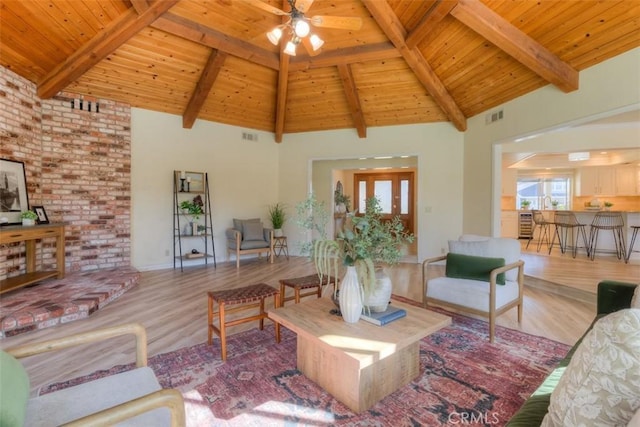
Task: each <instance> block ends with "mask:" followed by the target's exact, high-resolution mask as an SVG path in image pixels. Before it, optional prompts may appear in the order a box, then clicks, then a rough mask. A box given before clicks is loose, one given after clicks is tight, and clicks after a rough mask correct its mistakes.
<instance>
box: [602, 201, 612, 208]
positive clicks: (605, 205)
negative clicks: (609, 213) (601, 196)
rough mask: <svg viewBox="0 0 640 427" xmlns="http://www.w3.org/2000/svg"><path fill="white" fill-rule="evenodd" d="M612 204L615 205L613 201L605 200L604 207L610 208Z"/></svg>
mask: <svg viewBox="0 0 640 427" xmlns="http://www.w3.org/2000/svg"><path fill="white" fill-rule="evenodd" d="M611 206H613V203H611V202H604V207H605V208H610V207H611Z"/></svg>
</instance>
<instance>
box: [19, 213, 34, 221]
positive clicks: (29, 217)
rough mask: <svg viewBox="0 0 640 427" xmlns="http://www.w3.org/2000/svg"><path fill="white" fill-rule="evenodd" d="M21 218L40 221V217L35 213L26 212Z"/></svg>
mask: <svg viewBox="0 0 640 427" xmlns="http://www.w3.org/2000/svg"><path fill="white" fill-rule="evenodd" d="M20 218H22V219H33V220H36V219H38V215H37V214H36V213H35V212H33V211H24V212H22V213H21V214H20Z"/></svg>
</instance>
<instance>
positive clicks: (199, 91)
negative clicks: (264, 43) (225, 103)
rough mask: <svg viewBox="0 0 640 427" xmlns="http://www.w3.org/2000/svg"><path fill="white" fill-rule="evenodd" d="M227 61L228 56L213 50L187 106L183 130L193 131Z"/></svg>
mask: <svg viewBox="0 0 640 427" xmlns="http://www.w3.org/2000/svg"><path fill="white" fill-rule="evenodd" d="M225 59H227V54H226V53H224V52H219V51H217V50H213V51H212V52H211V55H209V59H207V63H206V64H205V66H204V68H203V69H202V74H201V75H200V80H198V84H197V85H196V88H195V90H194V91H193V94H191V99H190V100H189V104H187V108H186V109H185V110H184V114H183V115H182V127H183V128H185V129H191V127H192V126H193V123H194V122H195V121H196V119H197V118H198V114H200V109H202V106H203V105H204V102H205V101H206V100H207V96H209V92H211V88H212V87H213V83H215V81H216V78H217V77H218V74H219V73H220V70H221V69H222V66H223V65H224V61H225Z"/></svg>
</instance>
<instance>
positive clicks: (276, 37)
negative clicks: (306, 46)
mask: <svg viewBox="0 0 640 427" xmlns="http://www.w3.org/2000/svg"><path fill="white" fill-rule="evenodd" d="M267 38H268V39H269V41H270V42H271V44H273V45H274V46H278V43H280V39H281V38H282V28H280V27H276V28H274V29H273V30H271V31H269V32H268V33H267Z"/></svg>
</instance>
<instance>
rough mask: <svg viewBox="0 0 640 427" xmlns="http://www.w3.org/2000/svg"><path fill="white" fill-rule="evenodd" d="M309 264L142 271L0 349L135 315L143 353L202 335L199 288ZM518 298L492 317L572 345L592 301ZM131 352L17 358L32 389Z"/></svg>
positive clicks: (595, 265) (626, 269)
mask: <svg viewBox="0 0 640 427" xmlns="http://www.w3.org/2000/svg"><path fill="white" fill-rule="evenodd" d="M532 246H533V245H532ZM523 258H524V259H525V262H526V267H525V270H526V271H527V272H529V271H530V272H532V273H535V274H539V275H541V276H542V277H544V276H547V279H548V280H555V279H558V280H559V279H567V281H568V282H569V283H568V284H567V286H569V285H575V286H583V287H585V288H589V289H595V285H596V284H597V283H598V281H600V280H602V279H605V278H617V279H626V280H627V281H633V278H634V277H635V278H637V277H640V275H639V274H638V271H639V269H640V265H638V264H637V263H635V264H629V265H625V264H624V263H623V262H621V261H617V260H616V261H615V262H614V261H612V260H609V259H596V261H585V260H580V259H577V260H574V259H572V258H571V257H567V256H550V257H549V256H546V255H542V256H540V255H538V254H536V252H535V249H534V250H533V252H531V251H528V252H525V253H523ZM313 271H314V269H313V265H312V263H311V262H310V261H309V260H308V259H307V258H301V257H291V259H290V260H289V261H287V260H286V259H285V258H284V257H279V258H276V262H275V263H274V264H268V263H267V262H265V260H264V258H263V259H261V260H258V259H256V258H254V259H251V258H248V259H243V260H242V262H241V267H240V269H239V270H236V268H235V262H231V263H228V262H222V263H218V266H217V268H213V267H212V266H210V267H208V268H204V267H194V268H192V269H187V270H185V272H184V273H181V272H180V270H161V271H148V272H142V274H141V279H140V283H139V285H138V286H136V287H134V288H133V289H131V290H129V291H128V292H127V293H125V294H124V295H123V296H122V297H121V298H119V299H118V300H116V301H114V302H113V303H112V304H110V305H108V306H107V307H105V308H104V309H101V310H99V311H97V312H96V313H94V314H93V315H91V317H89V318H88V319H85V320H82V321H77V322H72V323H68V324H64V325H60V326H56V327H53V328H49V329H44V330H40V331H36V332H32V333H28V334H23V335H18V336H15V337H10V338H6V339H4V340H2V341H1V342H0V346H1V347H2V348H3V349H4V348H9V347H12V346H16V345H19V344H22V343H26V342H36V341H41V340H44V339H49V338H56V337H60V336H64V335H67V334H70V333H75V332H80V331H86V330H91V329H95V328H99V327H103V326H107V325H116V324H121V323H125V322H140V323H142V324H143V325H144V326H145V327H146V328H147V333H148V342H149V355H150V356H152V355H155V354H158V353H164V352H168V351H172V350H176V349H178V348H181V347H185V346H191V345H195V344H199V343H202V342H205V341H206V338H207V327H206V316H207V314H206V313H207V301H206V292H207V291H209V290H212V289H224V288H233V287H240V286H244V285H248V284H254V283H260V282H264V283H267V284H270V285H273V286H278V280H279V279H282V278H288V277H297V276H303V275H307V274H311V273H312V272H313ZM391 276H392V280H393V284H394V293H396V294H398V295H401V296H404V297H407V298H411V299H414V300H421V292H422V285H421V283H420V282H421V264H416V263H403V264H400V265H398V266H396V267H394V268H393V269H392V270H391ZM636 281H637V279H636ZM525 282H526V280H525ZM524 304H525V307H524V319H523V322H522V324H521V325H519V324H518V323H517V319H516V310H515V309H514V310H511V311H510V312H508V313H505V314H504V315H502V316H500V317H499V318H498V324H499V325H501V326H505V327H508V328H514V329H518V330H521V331H524V332H527V333H530V334H534V335H541V336H544V337H547V338H550V339H553V340H556V341H560V342H563V343H567V344H573V343H574V342H575V341H576V340H577V339H578V338H579V337H580V336H581V335H582V334H583V332H584V331H585V330H586V328H587V327H588V325H589V324H590V323H591V321H592V319H593V316H594V314H595V304H594V303H593V302H592V301H591V302H590V301H579V300H576V299H573V298H569V297H567V296H563V295H558V294H555V293H550V292H547V291H545V290H541V289H538V288H534V287H529V286H527V287H525V301H524ZM252 327H255V325H254V324H252V323H251V324H245V325H239V326H236V327H233V328H232V329H231V332H232V333H233V332H238V331H241V330H243V329H246V328H252ZM214 345H217V341H215V342H214ZM133 355H134V345H133V342H132V340H127V339H125V338H118V339H114V340H111V341H109V342H106V343H103V344H98V345H91V346H86V347H83V348H82V349H81V350H77V349H75V350H63V351H59V352H56V353H50V354H48V355H46V356H35V357H31V358H28V359H23V363H24V365H25V366H26V368H27V370H28V371H29V374H30V378H31V386H32V391H35V390H36V389H37V388H39V387H41V386H42V385H45V384H48V383H50V382H53V381H59V380H63V379H70V378H73V377H76V376H79V375H84V374H87V373H90V372H93V371H95V370H97V369H106V368H110V367H111V366H114V365H117V364H124V363H130V362H133V361H134V356H133Z"/></svg>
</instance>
